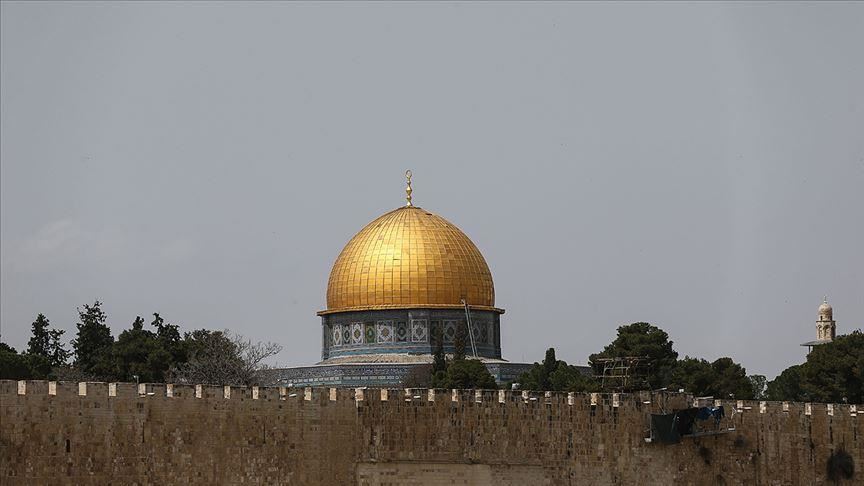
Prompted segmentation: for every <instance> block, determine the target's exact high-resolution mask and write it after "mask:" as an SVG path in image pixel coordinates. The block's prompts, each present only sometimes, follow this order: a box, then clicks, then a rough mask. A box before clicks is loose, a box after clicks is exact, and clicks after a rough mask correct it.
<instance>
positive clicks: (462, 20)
mask: <svg viewBox="0 0 864 486" xmlns="http://www.w3.org/2000/svg"><path fill="white" fill-rule="evenodd" d="M862 25H864V4H854V3H848V4H818V5H816V4H804V3H784V4H767V5H753V4H744V3H736V4H729V5H722V4H714V3H712V4H707V3H700V4H681V3H671V4H660V5H647V4H634V3H630V4H615V5H597V4H586V3H572V4H567V3H547V4H531V5H529V4H522V3H505V4H497V5H496V4H486V3H484V4H471V5H469V4H452V3H451V4H418V3H410V4H381V3H379V4H373V5H360V4H354V3H352V4H331V3H327V4H276V3H270V2H265V3H257V4H242V5H241V4H220V5H208V4H203V3H199V2H196V3H191V4H185V5H183V4H178V3H161V4H157V3H149V2H145V3H137V4H133V3H120V4H110V5H109V4H78V3H60V4H51V3H47V2H38V3H29V4H18V3H5V2H4V3H3V4H2V79H0V81H2V83H0V93H2V152H0V157H2V165H0V177H2V185H0V203H2V206H0V231H2V240H0V257H2V282H0V283H2V293H0V297H2V299H0V304H2V305H0V307H2V313H0V324H2V337H3V340H4V341H6V342H9V343H10V344H12V345H13V346H15V347H18V348H21V347H23V346H25V345H26V341H27V338H28V336H29V332H30V323H31V322H32V321H33V319H34V317H35V316H36V314H37V313H39V312H43V313H45V314H46V315H47V316H48V317H49V319H51V322H52V323H53V324H55V325H58V326H60V327H62V328H64V329H66V330H67V336H68V337H70V338H71V337H72V335H73V334H74V323H75V321H76V318H77V314H76V311H75V308H76V306H79V305H81V304H83V303H88V302H92V301H93V300H94V299H95V298H97V297H98V298H99V299H102V300H103V301H104V303H105V309H106V310H107V312H108V313H109V316H110V323H111V326H112V328H113V330H114V332H115V335H116V333H119V332H120V331H121V330H122V329H124V328H128V327H129V325H130V323H131V322H132V320H133V319H134V317H135V316H136V315H138V314H141V315H144V316H147V317H149V315H150V313H152V312H154V311H159V312H161V313H162V315H163V316H164V317H165V318H166V319H167V320H169V321H171V322H175V323H179V324H181V326H182V327H183V328H184V329H185V330H189V329H192V328H199V327H209V328H226V327H227V328H230V329H232V330H235V331H238V332H240V333H243V334H245V335H247V336H248V337H250V338H253V339H260V340H265V339H268V340H274V341H277V342H279V343H281V344H283V345H284V346H285V351H283V352H282V354H281V355H280V356H279V363H280V364H284V365H296V364H309V363H312V362H315V361H317V360H318V359H319V357H320V339H321V338H320V336H321V332H320V328H319V325H320V324H319V319H318V318H317V317H316V316H315V311H317V310H320V309H322V308H323V307H324V300H325V290H326V283H327V277H328V274H329V270H330V266H331V265H332V263H333V261H334V260H335V258H336V256H337V254H338V253H339V251H340V250H341V248H342V246H343V245H344V244H345V243H346V242H347V241H348V239H349V238H350V237H351V236H352V235H353V234H354V233H355V232H356V231H358V230H359V229H360V228H361V227H363V226H364V225H365V224H366V223H367V222H369V221H370V220H372V219H373V218H375V217H377V216H379V215H380V214H382V213H384V212H385V211H388V210H390V209H393V208H395V207H397V206H399V205H401V204H402V203H403V202H404V200H403V195H404V194H403V187H404V179H403V175H402V174H403V172H404V170H405V169H407V168H411V169H413V171H414V189H415V192H414V195H415V202H416V203H417V204H418V205H420V206H422V207H424V208H426V209H429V210H431V211H433V212H436V213H438V214H440V215H442V216H444V217H445V218H447V219H449V220H450V221H452V222H453V223H455V224H456V225H457V226H459V227H460V228H461V229H462V230H463V231H465V232H466V234H468V236H469V237H471V238H472V239H473V241H474V242H475V243H476V244H477V246H478V247H479V248H480V250H481V251H482V252H483V254H484V255H485V257H486V259H487V261H488V263H489V265H490V267H491V269H492V273H493V276H494V279H495V287H496V294H497V298H496V303H497V304H498V306H499V307H503V308H505V309H506V310H507V313H506V314H505V315H504V316H503V320H502V332H503V339H502V346H503V350H504V355H505V357H506V358H509V359H511V360H516V361H521V360H528V361H534V360H539V359H541V358H542V354H543V351H544V350H545V348H546V347H548V346H555V347H556V348H557V350H558V354H559V357H560V358H563V359H566V360H568V361H571V362H585V360H586V358H587V356H588V354H590V353H592V352H596V351H598V350H600V349H601V348H602V347H603V345H605V344H606V343H608V342H609V341H610V340H611V339H612V338H613V336H614V334H615V330H616V328H617V327H618V326H619V325H621V324H626V323H630V322H633V321H639V320H644V321H649V322H652V323H654V324H656V325H659V326H660V327H662V328H663V329H665V330H666V331H667V332H669V334H670V335H671V337H672V339H673V340H674V341H675V348H676V349H677V351H678V352H679V353H680V354H681V355H682V356H683V355H685V354H689V355H691V356H694V355H695V356H700V357H705V358H708V359H715V358H717V357H719V356H724V355H728V356H731V357H733V358H734V359H735V360H737V361H740V362H741V363H742V364H744V365H745V366H746V367H747V369H748V372H750V373H757V372H758V373H764V374H767V375H769V377H771V376H773V375H774V374H776V373H777V372H779V371H780V370H782V369H784V368H785V367H787V366H789V365H791V364H794V363H798V362H800V361H802V360H803V358H804V351H803V349H802V348H800V347H799V346H798V344H799V343H801V342H804V341H808V340H811V339H814V338H815V319H816V308H817V307H818V305H819V304H820V302H821V300H822V297H823V295H828V296H829V300H830V302H831V303H832V305H833V306H834V309H835V318H836V320H837V321H838V332H840V333H845V332H849V331H850V330H852V329H855V328H859V327H861V326H862V322H864V277H862V269H864V256H862V251H861V249H862V248H864V224H862V219H864V217H862V212H864V190H862V188H864V62H862V59H864V29H862Z"/></svg>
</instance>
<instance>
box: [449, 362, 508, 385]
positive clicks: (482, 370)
mask: <svg viewBox="0 0 864 486" xmlns="http://www.w3.org/2000/svg"><path fill="white" fill-rule="evenodd" d="M445 376H446V381H445V382H444V383H441V384H439V385H440V386H436V388H460V389H465V388H479V389H487V390H488V389H496V388H498V384H497V383H495V378H494V377H493V376H492V374H490V373H489V370H487V369H486V365H484V364H483V362H482V361H480V360H478V359H459V360H453V362H451V363H450V364H449V365H447V372H446V375H445Z"/></svg>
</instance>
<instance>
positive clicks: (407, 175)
mask: <svg viewBox="0 0 864 486" xmlns="http://www.w3.org/2000/svg"><path fill="white" fill-rule="evenodd" d="M411 175H412V174H411V169H408V170H406V171H405V179H407V180H408V186H407V187H406V188H405V200H406V201H408V204H406V205H405V206H406V207H411V206H413V205H414V204H412V203H411V193H412V192H414V191H413V190H412V189H411Z"/></svg>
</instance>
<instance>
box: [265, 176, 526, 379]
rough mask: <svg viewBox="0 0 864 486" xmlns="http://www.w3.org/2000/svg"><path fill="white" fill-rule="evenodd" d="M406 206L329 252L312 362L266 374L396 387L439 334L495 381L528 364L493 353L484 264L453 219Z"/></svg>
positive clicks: (496, 333) (495, 338) (495, 330)
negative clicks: (459, 343) (460, 344)
mask: <svg viewBox="0 0 864 486" xmlns="http://www.w3.org/2000/svg"><path fill="white" fill-rule="evenodd" d="M407 175H408V177H409V178H408V187H407V188H406V192H407V198H406V199H407V201H408V203H407V204H406V205H405V206H402V207H400V208H397V209H394V210H392V211H389V212H387V213H385V214H383V215H381V216H379V217H378V218H376V219H374V220H373V221H372V222H370V223H369V224H367V225H366V226H365V227H363V229H361V230H360V231H359V232H358V233H357V234H355V235H354V237H353V238H351V239H350V240H349V241H348V243H347V244H346V245H345V247H344V248H343V249H342V251H341V252H340V253H339V255H338V257H337V258H336V262H335V263H334V264H333V268H332V270H331V271H330V278H329V281H328V284H327V308H326V309H324V310H322V311H319V312H318V315H319V316H320V317H321V342H322V346H321V359H322V361H321V362H319V363H317V364H315V365H312V366H303V367H297V368H288V369H282V370H275V372H276V375H275V377H276V378H277V379H276V380H275V381H276V382H277V383H279V384H292V385H295V386H307V385H329V386H363V385H369V386H402V385H405V384H406V377H408V375H409V374H410V373H411V371H412V369H413V368H414V367H416V366H420V365H428V364H431V363H432V360H433V353H434V351H435V348H436V346H437V341H438V339H441V340H442V341H443V348H444V352H445V353H447V354H452V353H453V351H454V344H455V342H456V340H457V335H459V334H460V333H461V334H462V336H463V339H464V342H465V354H466V356H467V357H469V358H476V359H480V360H481V361H483V362H484V364H485V365H486V367H487V368H488V369H489V371H490V372H491V373H492V375H493V376H494V377H495V378H496V380H498V381H499V382H506V381H511V380H513V379H515V378H516V377H517V376H518V375H519V374H520V373H522V372H523V371H525V370H526V369H527V368H528V367H529V366H530V365H527V364H518V363H509V362H507V361H505V360H503V359H502V358H501V315H502V314H504V310H503V309H500V308H498V307H496V306H495V285H494V283H493V281H492V272H491V271H490V270H489V265H488V264H487V263H486V260H485V259H484V258H483V255H482V254H481V253H480V250H478V249H477V246H476V245H474V243H473V242H472V241H471V239H470V238H468V236H466V235H465V233H463V232H462V231H461V230H460V229H459V228H457V227H456V226H455V225H454V224H453V223H450V222H449V221H447V220H446V219H444V218H442V217H441V216H438V215H437V214H434V213H432V212H431V211H427V210H425V209H423V208H420V207H417V206H414V205H413V203H412V194H411V193H412V189H411V179H410V172H409V173H408V174H407Z"/></svg>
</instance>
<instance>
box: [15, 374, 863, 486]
mask: <svg viewBox="0 0 864 486" xmlns="http://www.w3.org/2000/svg"><path fill="white" fill-rule="evenodd" d="M79 386H80V384H78V383H70V382H57V383H56V395H49V394H48V389H49V383H48V382H39V381H28V382H26V383H25V385H24V394H19V390H20V389H21V388H20V387H19V383H18V382H14V381H0V439H2V440H0V459H2V461H0V463H2V464H0V478H10V477H14V478H16V482H20V481H18V480H19V479H21V480H26V481H27V482H28V484H29V483H33V484H48V483H51V484H55V483H66V484H102V483H105V482H106V481H108V478H111V479H112V480H113V482H115V483H119V484H124V483H139V484H140V483H159V482H162V483H165V482H174V483H176V482H187V483H191V484H212V483H219V482H222V483H226V482H227V483H241V482H252V483H265V484H270V483H279V482H290V483H297V484H312V485H315V484H351V483H356V484H378V483H375V482H374V481H375V479H374V478H379V479H381V478H387V477H403V475H405V476H404V477H406V478H408V477H426V476H423V474H426V473H424V471H427V472H428V471H434V474H436V475H439V476H440V475H444V476H442V477H447V474H450V473H452V474H457V472H458V471H462V470H461V469H459V468H458V467H456V465H459V464H463V465H464V464H474V465H482V466H483V467H479V468H469V469H464V471H463V472H464V473H465V474H471V475H473V476H471V477H476V478H477V481H480V482H479V483H477V484H495V485H506V484H517V483H516V479H515V478H521V480H522V481H523V483H524V481H525V478H528V479H530V480H531V481H532V482H537V483H539V484H543V483H545V484H559V483H566V482H572V481H578V482H580V483H585V484H601V485H602V484H622V483H634V482H644V478H646V477H649V478H650V479H651V481H652V482H656V483H666V484H673V483H674V484H717V483H720V482H726V483H727V484H757V483H760V482H761V483H778V484H818V483H823V482H825V471H826V467H827V460H828V457H830V455H831V454H832V453H834V452H835V451H837V450H839V449H841V448H842V449H844V450H846V451H847V452H848V453H849V454H850V455H851V456H852V457H853V458H854V459H855V461H856V465H858V467H857V468H856V470H858V471H859V472H856V474H860V470H861V468H862V467H864V458H862V454H864V444H862V441H864V424H862V422H864V420H861V418H860V417H858V413H857V411H858V409H859V408H860V406H856V405H854V404H804V403H783V402H771V401H750V400H743V401H741V402H740V403H739V402H738V401H737V400H733V401H729V400H722V401H719V400H718V402H719V403H720V404H722V405H723V406H724V407H725V408H726V410H727V412H728V414H727V418H726V419H724V420H725V422H724V427H726V425H725V424H728V426H729V428H731V429H734V430H725V431H723V432H724V433H721V434H718V435H712V436H705V437H697V438H686V439H683V440H682V442H681V443H680V444H675V445H661V444H648V443H646V442H645V440H644V439H645V437H646V435H647V433H648V431H647V429H648V423H649V417H650V414H651V413H664V412H670V411H672V410H675V409H680V408H686V407H689V406H691V405H692V404H693V401H694V399H693V397H691V396H687V395H683V394H675V393H634V394H624V393H622V394H619V395H618V396H617V398H616V397H615V396H613V395H610V394H583V393H564V392H534V391H530V390H527V391H521V390H517V391H512V390H428V389H413V388H412V389H407V390H406V389H386V390H382V389H369V388H365V389H364V388H361V389H345V388H281V387H258V388H257V399H256V398H254V397H253V394H254V393H255V388H252V387H248V388H247V387H231V388H230V396H229V397H227V398H226V396H225V388H224V387H221V386H212V385H187V384H175V385H172V386H171V387H170V389H171V390H172V393H171V394H169V393H168V390H169V386H168V385H164V384H149V383H148V384H145V393H144V394H143V395H141V394H139V389H138V385H136V384H135V383H116V384H108V383H95V382H87V383H85V386H86V395H79ZM112 388H114V390H115V391H116V394H115V396H111V393H109V390H111V389H112ZM196 390H200V392H201V398H195V396H196ZM385 397H386V398H385ZM418 397H419V398H418ZM453 397H456V400H455V401H454V400H453ZM526 397H527V398H526ZM532 398H533V400H532ZM592 403H593V405H592ZM616 403H617V406H616ZM829 405H831V406H830V407H829ZM832 409H833V415H831V414H829V410H832ZM738 410H740V411H738ZM808 410H809V411H810V412H811V413H810V414H809V415H808V413H807V412H808ZM67 450H68V452H67ZM417 465H421V466H422V465H425V466H422V467H421V466H417ZM433 465H438V466H433ZM446 465H454V467H453V468H450V469H447V468H446V467H442V466H446ZM448 471H449V472H448ZM169 474H170V479H169V476H167V475H169ZM430 474H431V473H430ZM418 475H419V476H418ZM361 476H362V477H363V478H365V479H362V481H365V482H362V481H361V479H360V478H361ZM439 476H435V477H439ZM489 478H493V479H494V481H495V482H494V483H486V482H483V481H487V480H489V481H491V480H492V479H489ZM508 478H510V479H508ZM718 478H719V479H718ZM856 478H858V479H859V480H860V477H858V476H856ZM451 479H452V478H451ZM381 480H382V481H383V479H381ZM418 481H419V480H418ZM420 482H423V481H420ZM4 483H5V480H4ZM518 484H522V483H518Z"/></svg>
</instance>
